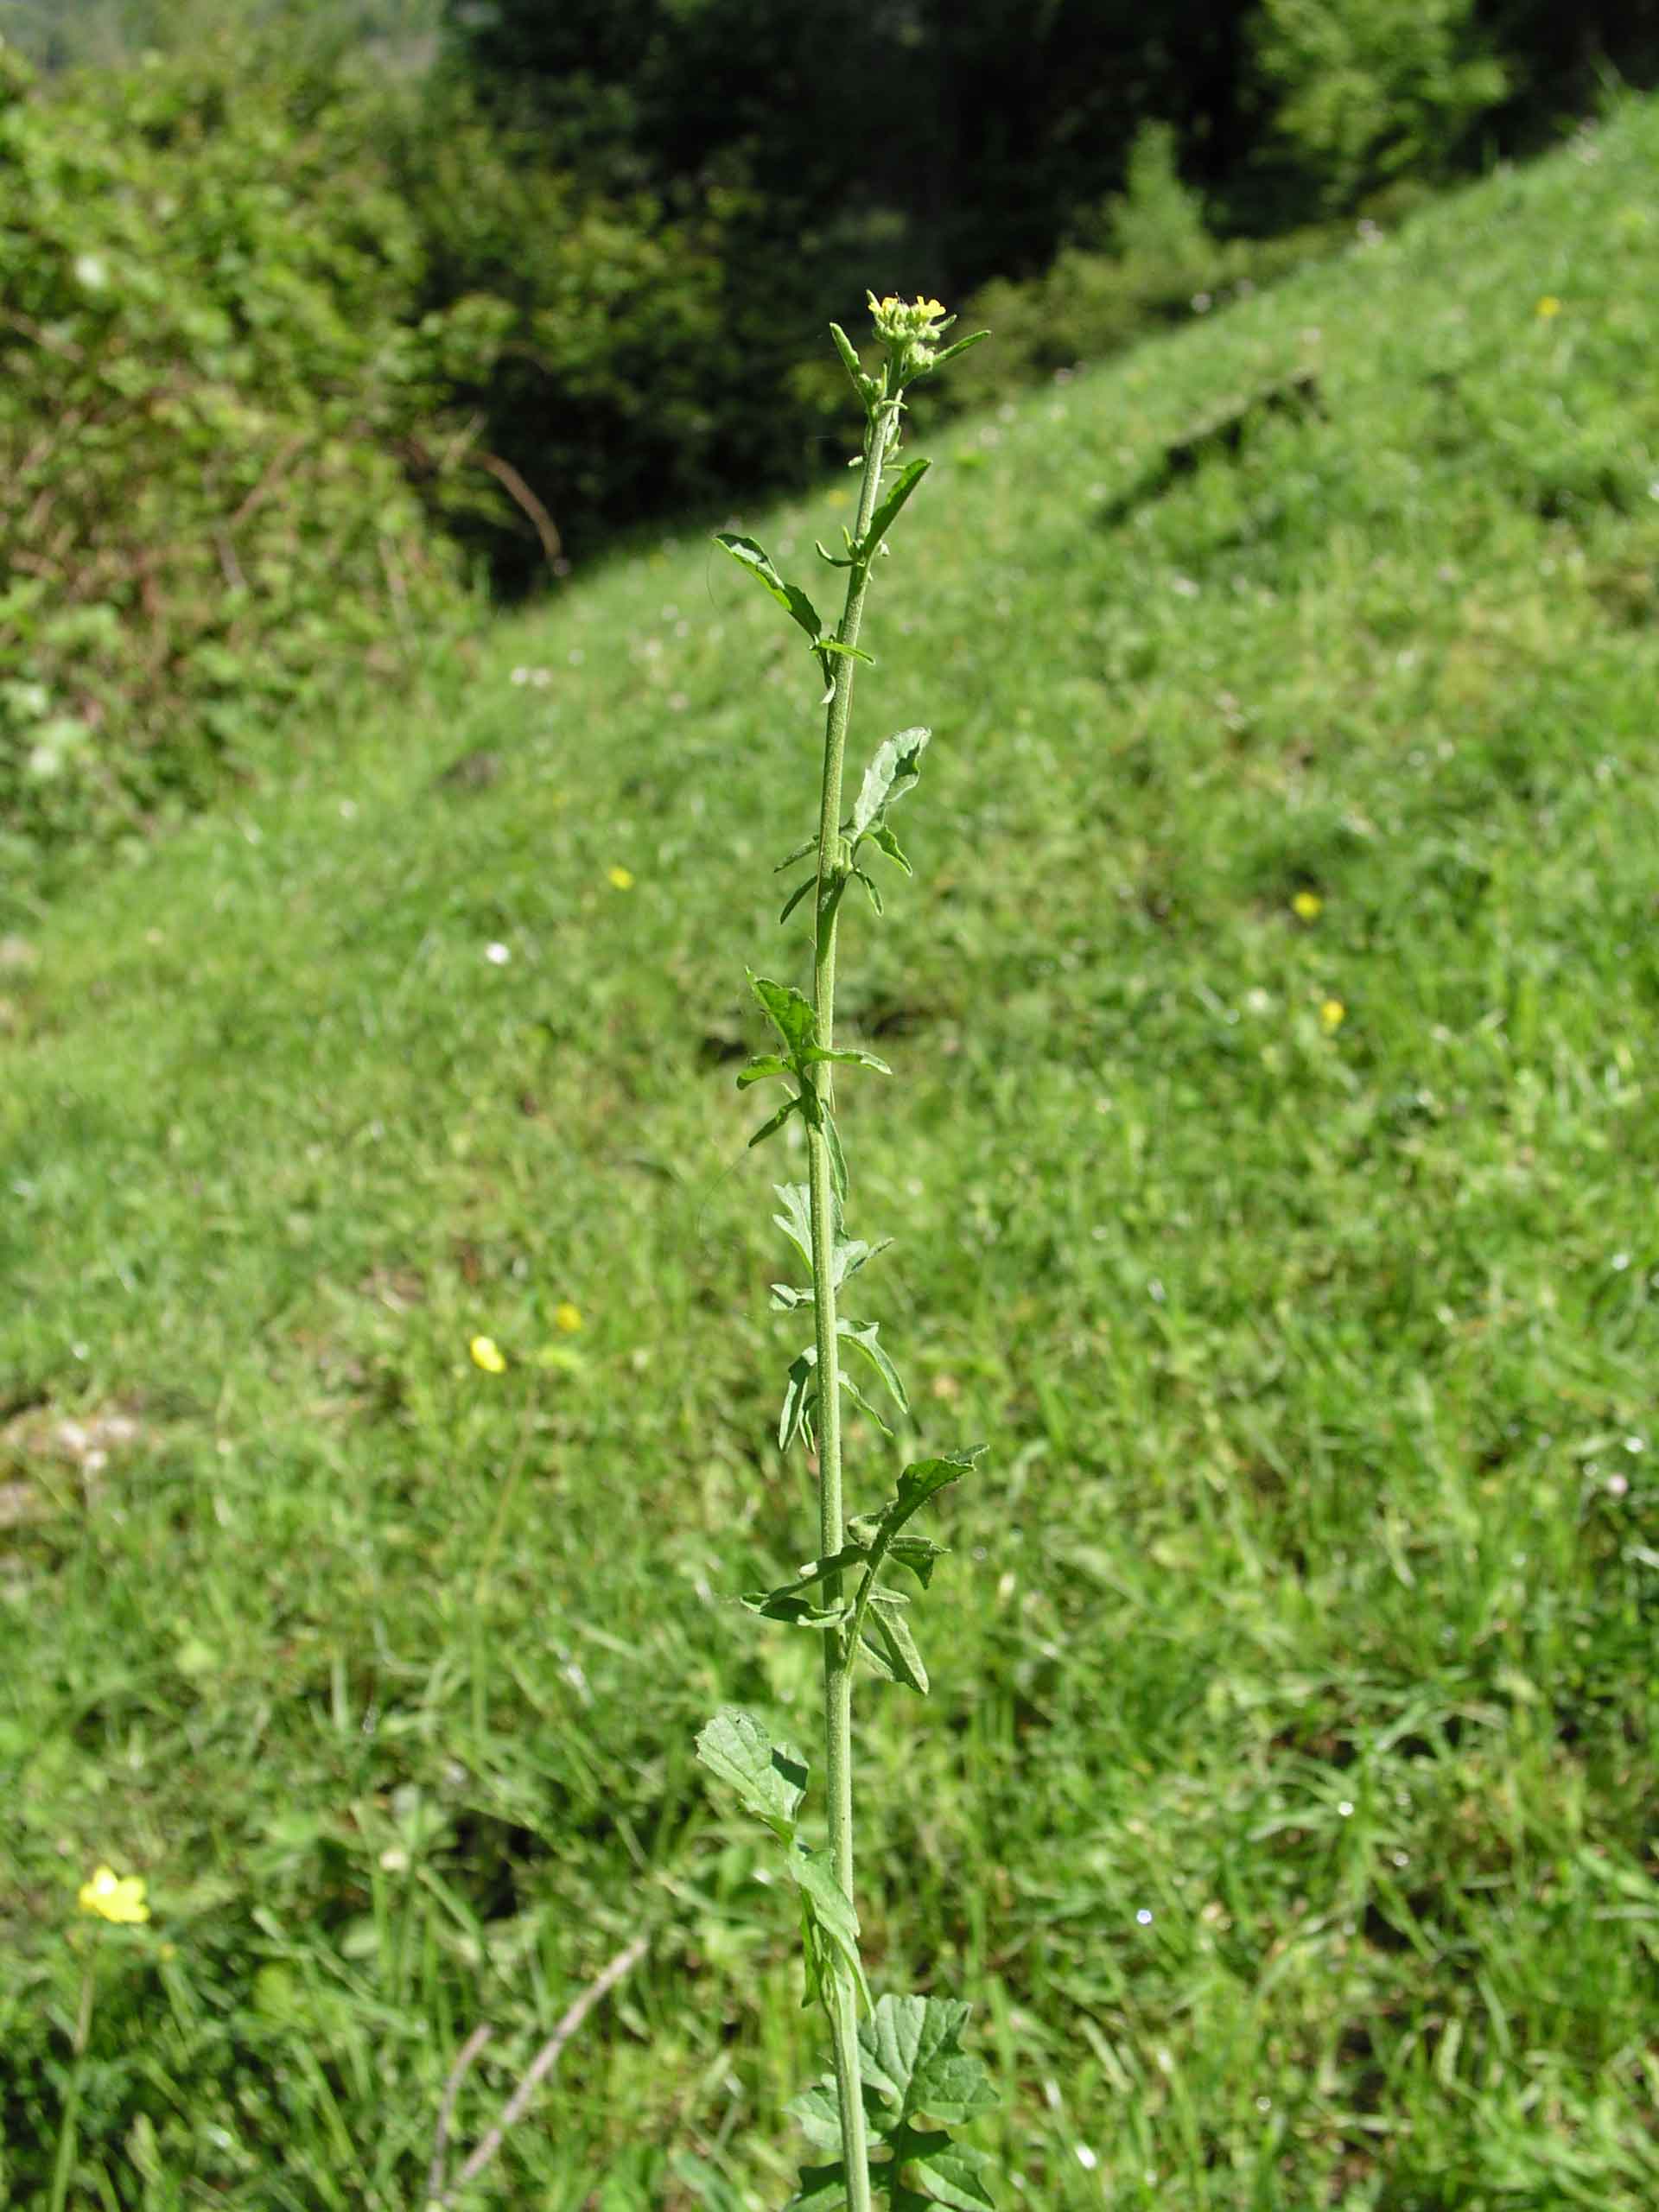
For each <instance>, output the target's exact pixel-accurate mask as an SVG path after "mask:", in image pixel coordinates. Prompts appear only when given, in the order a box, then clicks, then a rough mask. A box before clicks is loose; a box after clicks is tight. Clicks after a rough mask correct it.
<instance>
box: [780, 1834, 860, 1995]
mask: <svg viewBox="0 0 1659 2212" xmlns="http://www.w3.org/2000/svg"><path fill="white" fill-rule="evenodd" d="M789 1871H790V1874H791V1878H792V1879H793V1881H794V1883H795V1885H796V1887H797V1888H798V1890H799V1891H800V1893H801V1897H802V1900H803V1903H804V1905H805V1907H806V1910H807V1913H808V1915H809V1916H810V1920H811V1923H812V1927H813V1931H814V1934H815V1935H816V1936H817V1939H818V1942H819V1945H820V1947H821V1948H822V1949H823V1952H824V1953H825V1954H826V1955H827V1957H826V1963H827V1962H829V1961H833V1962H834V1963H835V1964H836V1965H837V1966H839V1967H842V1968H844V1969H845V1971H846V1972H847V1973H848V1974H850V1976H851V1977H852V1980H853V1982H854V1984H855V1986H856V1988H857V1990H858V1993H859V1995H860V1996H861V1998H862V1999H863V2000H864V2003H865V2005H866V2007H867V2008H868V2007H869V2005H870V2002H871V1999H870V1989H869V1984H868V1982H867V1981H866V1980H865V1979H864V1966H863V1961H861V1959H860V1957H859V1955H858V1915H857V1914H856V1913H855V1911H854V1910H853V1907H852V1903H851V1900H850V1899H849V1897H848V1896H847V1893H846V1891H844V1890H843V1889H842V1886H841V1885H840V1883H839V1882H838V1881H836V1871H835V1866H834V1865H833V1863H832V1861H831V1859H830V1857H829V1853H828V1852H827V1851H812V1850H809V1848H808V1847H807V1846H806V1845H805V1844H804V1843H799V1842H798V1843H796V1844H795V1845H794V1846H793V1847H791V1851H790V1853H789ZM810 1965H811V1961H809V1970H810Z"/></svg>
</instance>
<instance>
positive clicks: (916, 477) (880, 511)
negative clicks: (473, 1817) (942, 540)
mask: <svg viewBox="0 0 1659 2212" xmlns="http://www.w3.org/2000/svg"><path fill="white" fill-rule="evenodd" d="M932 466H933V464H932V462H931V461H906V464H905V466H904V467H902V468H901V469H900V470H899V474H897V475H896V476H895V477H894V478H893V484H892V486H891V488H890V489H889V491H888V493H887V498H886V499H883V500H882V502H881V504H880V506H879V507H878V508H877V509H876V511H875V512H874V515H873V516H872V517H871V518H870V526H869V529H868V531H867V532H866V533H865V537H864V542H863V543H862V544H861V546H860V547H859V549H858V550H859V557H860V558H861V560H865V561H868V559H869V557H870V556H871V554H872V553H874V550H875V549H876V547H877V546H878V545H879V544H880V543H881V541H882V539H883V538H884V537H886V536H887V532H888V531H890V530H891V529H892V527H893V524H894V523H895V522H896V521H897V520H898V518H899V510H900V509H901V508H902V507H903V505H904V504H905V501H906V499H909V497H910V495H911V493H912V492H913V491H914V490H915V489H916V486H918V484H919V483H920V482H921V480H922V479H923V477H924V476H925V475H926V474H927V472H928V470H929V469H930V468H931V467H932Z"/></svg>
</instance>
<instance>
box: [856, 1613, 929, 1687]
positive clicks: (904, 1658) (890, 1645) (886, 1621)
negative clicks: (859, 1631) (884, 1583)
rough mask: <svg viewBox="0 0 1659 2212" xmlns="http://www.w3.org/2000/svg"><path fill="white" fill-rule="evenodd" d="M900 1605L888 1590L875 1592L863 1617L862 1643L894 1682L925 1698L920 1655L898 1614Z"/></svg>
mask: <svg viewBox="0 0 1659 2212" xmlns="http://www.w3.org/2000/svg"><path fill="white" fill-rule="evenodd" d="M903 1602H904V1601H903V1600H902V1599H895V1596H894V1593H893V1592H892V1591H890V1590H878V1591H877V1592H875V1595H874V1598H873V1599H872V1600H871V1604H870V1610H869V1611H868V1613H867V1614H866V1615H865V1617H864V1641H865V1643H867V1644H869V1645H872V1646H873V1647H874V1649H877V1650H879V1651H880V1654H881V1656H882V1657H883V1658H884V1659H885V1660H886V1661H887V1665H888V1667H889V1669H891V1670H892V1675H893V1680H894V1681H899V1682H902V1683H903V1684H904V1685H905V1687H906V1689H912V1690H915V1691H916V1692H917V1693H918V1694H919V1695H920V1696H922V1697H925V1696H926V1695H927V1669H926V1668H925V1666H924V1665H923V1664H922V1655H921V1653H920V1652H919V1651H918V1649H917V1648H916V1639H915V1637H913V1636H912V1634H911V1631H910V1624H909V1622H908V1621H907V1620H906V1618H905V1616H904V1613H903V1611H901V1610H900V1608H901V1606H902V1605H903Z"/></svg>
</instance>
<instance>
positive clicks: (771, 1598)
mask: <svg viewBox="0 0 1659 2212" xmlns="http://www.w3.org/2000/svg"><path fill="white" fill-rule="evenodd" d="M738 1602H739V1604H740V1605H743V1606H744V1607H745V1608H746V1609H747V1611H750V1612H752V1613H758V1614H760V1618H762V1619H763V1620H768V1621H783V1622H785V1623H786V1624H788V1626H789V1627H791V1628H810V1629H816V1630H818V1631H819V1632H820V1633H827V1632H828V1631H829V1630H830V1629H836V1628H844V1627H845V1626H846V1624H847V1621H848V1618H849V1615H850V1613H851V1612H852V1610H853V1609H852V1607H851V1605H814V1604H813V1603H812V1601H811V1599H810V1598H804V1597H803V1596H801V1594H800V1591H799V1588H798V1586H792V1587H785V1588H784V1589H781V1590H750V1591H747V1592H745V1594H744V1595H743V1597H741V1599H739V1600H738Z"/></svg>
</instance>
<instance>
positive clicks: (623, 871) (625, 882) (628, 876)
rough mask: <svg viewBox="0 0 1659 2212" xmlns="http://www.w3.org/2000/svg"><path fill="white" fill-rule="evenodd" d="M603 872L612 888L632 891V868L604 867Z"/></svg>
mask: <svg viewBox="0 0 1659 2212" xmlns="http://www.w3.org/2000/svg"><path fill="white" fill-rule="evenodd" d="M605 874H606V877H607V880H608V881H609V882H610V884H611V886H612V887H613V889H614V890H617V891H632V888H633V871H632V868H607V869H606V871H605Z"/></svg>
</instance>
